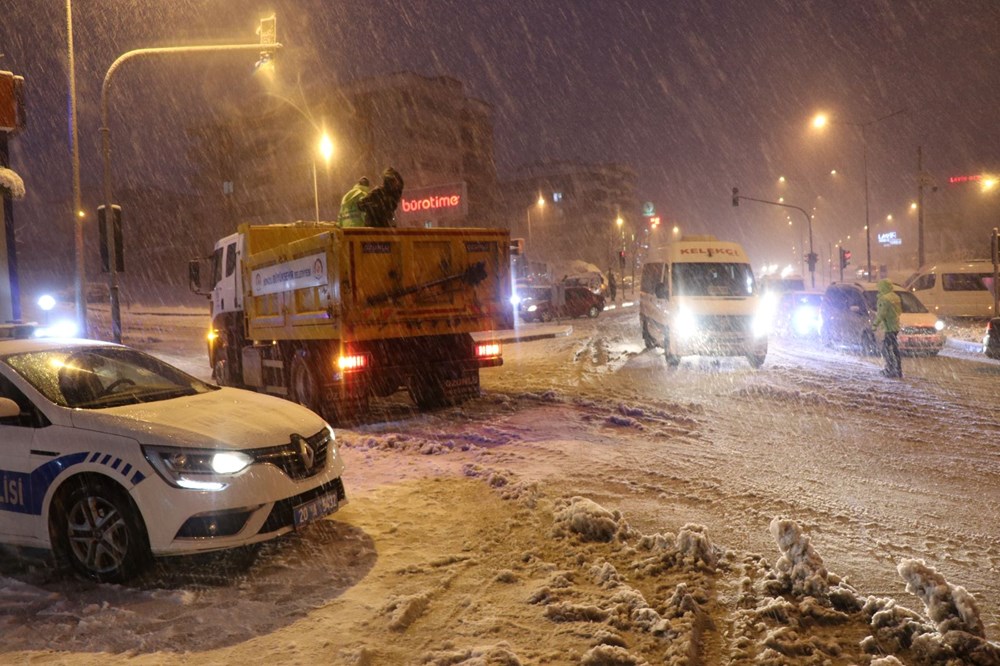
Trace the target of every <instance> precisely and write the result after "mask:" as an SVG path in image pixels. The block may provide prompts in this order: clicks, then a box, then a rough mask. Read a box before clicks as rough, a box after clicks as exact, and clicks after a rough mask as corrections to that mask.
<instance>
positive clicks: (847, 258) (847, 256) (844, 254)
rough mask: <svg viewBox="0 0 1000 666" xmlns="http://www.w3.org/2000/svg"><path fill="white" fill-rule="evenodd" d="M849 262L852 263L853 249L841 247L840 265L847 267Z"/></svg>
mask: <svg viewBox="0 0 1000 666" xmlns="http://www.w3.org/2000/svg"><path fill="white" fill-rule="evenodd" d="M849 263H851V251H850V250H845V249H844V248H840V267H841V268H847V264H849Z"/></svg>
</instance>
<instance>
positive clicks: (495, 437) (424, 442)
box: [337, 428, 518, 456]
mask: <svg viewBox="0 0 1000 666" xmlns="http://www.w3.org/2000/svg"><path fill="white" fill-rule="evenodd" d="M517 438H518V437H517V435H515V434H512V433H508V432H502V431H500V430H497V429H495V428H493V429H490V428H485V429H480V430H476V431H470V432H460V433H441V434H438V435H436V436H432V437H420V436H416V435H408V434H403V433H389V434H382V435H361V434H356V433H349V432H347V431H340V432H339V433H338V436H337V442H338V444H340V445H341V446H344V447H347V448H352V449H357V450H359V451H383V452H391V451H398V452H401V453H419V454H421V455H425V456H431V455H443V454H448V453H453V452H456V451H476V450H478V449H486V448H491V447H495V446H502V445H504V444H510V443H511V442H512V441H514V440H516V439H517Z"/></svg>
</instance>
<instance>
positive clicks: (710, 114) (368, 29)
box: [0, 0, 1000, 261]
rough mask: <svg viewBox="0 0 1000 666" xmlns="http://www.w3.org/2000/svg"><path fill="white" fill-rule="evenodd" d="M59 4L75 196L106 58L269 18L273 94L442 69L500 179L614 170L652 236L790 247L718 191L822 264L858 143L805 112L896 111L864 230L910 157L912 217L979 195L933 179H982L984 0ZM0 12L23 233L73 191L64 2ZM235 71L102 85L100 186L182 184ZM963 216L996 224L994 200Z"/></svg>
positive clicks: (95, 144)
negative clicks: (629, 173)
mask: <svg viewBox="0 0 1000 666" xmlns="http://www.w3.org/2000/svg"><path fill="white" fill-rule="evenodd" d="M73 4H74V7H73V10H74V38H75V42H76V68H77V95H78V105H79V111H78V112H79V131H80V150H81V157H82V159H83V164H84V168H83V188H84V202H85V205H88V204H89V205H92V204H93V203H95V202H96V201H97V199H98V198H99V196H100V161H99V157H100V155H99V133H98V125H99V122H98V104H99V94H100V85H101V81H102V79H103V77H104V73H105V72H106V70H107V68H108V66H109V65H110V63H111V62H112V61H113V60H114V59H115V57H117V56H118V55H120V54H121V53H124V52H125V51H128V50H130V49H135V48H141V47H148V46H167V45H182V44H192V43H227V42H229V43H231V42H235V41H256V35H255V29H256V27H257V23H258V20H259V19H260V18H261V17H263V16H265V15H268V14H269V13H271V12H272V11H273V12H275V13H276V14H277V21H278V23H277V25H278V39H279V41H281V42H282V43H283V44H284V45H285V49H284V51H283V52H282V53H281V54H280V56H279V61H278V74H279V77H280V79H281V80H282V82H283V84H284V85H286V86H288V88H287V89H288V90H293V91H297V90H300V89H301V90H302V91H305V92H304V94H305V95H306V96H308V94H309V92H308V91H310V90H313V89H320V88H322V87H323V86H326V85H331V84H337V83H343V82H348V81H351V80H355V79H357V78H362V77H367V76H372V75H378V74H383V73H388V72H393V71H398V70H410V71H414V72H416V73H418V74H422V75H426V76H436V75H447V76H452V77H454V78H456V79H459V80H460V81H462V82H463V83H464V84H465V85H466V89H467V91H468V93H469V94H470V95H471V96H474V97H478V98H480V99H482V100H484V101H486V102H488V103H489V104H491V105H492V106H493V107H494V111H495V121H496V124H495V141H496V158H497V166H498V169H499V171H500V174H501V176H503V175H505V174H510V173H511V172H512V170H513V169H514V168H515V167H516V166H517V165H519V164H523V163H529V162H534V161H539V160H562V159H568V160H582V161H588V162H607V161H612V162H620V163H624V164H628V165H630V166H632V167H633V168H635V169H636V171H637V173H638V175H639V198H640V201H651V202H653V203H655V205H656V208H657V211H658V212H659V213H660V214H661V215H663V216H664V217H665V219H666V222H667V224H668V225H671V224H678V225H680V226H681V227H682V228H684V229H685V230H690V231H697V232H712V233H715V234H716V235H720V236H729V237H734V238H736V239H737V240H742V241H745V242H747V243H748V245H749V248H748V249H749V250H750V252H751V255H752V256H753V257H754V258H755V259H756V260H757V261H762V260H764V259H768V260H777V259H778V258H781V257H784V258H785V259H784V260H787V258H788V257H790V256H792V255H791V244H793V243H797V242H798V240H799V235H798V229H799V227H791V228H790V227H788V224H787V221H786V214H787V213H786V211H784V210H782V209H778V208H774V207H768V206H763V205H754V204H751V203H744V204H742V205H741V206H740V207H739V208H735V209H734V208H733V207H732V205H731V199H730V190H731V188H732V187H733V186H739V187H740V190H741V193H742V194H745V195H748V196H753V197H759V198H762V199H776V198H777V197H778V196H785V197H786V202H788V203H794V204H796V205H799V206H802V207H804V208H812V207H813V206H815V207H816V208H817V211H816V218H815V221H814V226H815V229H816V238H817V243H818V244H821V246H822V251H823V252H824V253H825V252H826V251H827V245H828V244H829V243H836V242H837V241H838V240H840V239H841V238H843V237H844V236H845V235H846V234H863V231H862V225H863V224H864V198H863V193H864V189H863V168H862V165H863V160H862V140H861V133H860V131H859V130H858V129H857V128H855V127H851V126H849V125H834V126H832V127H830V128H829V129H827V130H826V132H825V134H822V135H817V134H816V133H815V132H812V131H811V130H810V129H809V127H808V121H809V119H810V118H811V117H812V115H813V114H814V113H815V112H816V111H817V110H820V109H823V110H826V111H827V112H829V113H831V114H832V115H833V117H834V118H837V119H840V120H843V121H847V122H854V123H863V122H867V121H870V120H874V119H875V118H878V117H880V116H884V115H886V114H888V113H891V112H893V111H896V110H898V109H906V110H907V112H906V113H905V114H903V115H900V116H897V117H894V118H892V119H889V120H886V121H884V122H881V123H879V124H877V125H874V126H872V127H870V128H869V130H868V164H869V175H870V202H871V219H872V221H873V223H875V222H876V221H881V220H884V219H885V216H886V215H887V214H890V213H891V214H893V215H894V217H895V218H896V220H898V221H899V220H905V218H906V217H907V206H908V205H909V203H910V202H911V201H913V200H915V198H916V184H915V181H916V178H915V171H916V149H917V146H918V145H920V146H922V147H923V151H924V156H925V169H926V171H928V172H929V173H930V174H931V175H932V176H933V177H934V178H935V180H936V181H937V182H938V184H939V185H941V186H942V188H941V191H940V192H939V193H938V194H936V195H935V196H934V198H932V199H929V200H928V204H927V208H928V210H931V209H932V207H933V206H937V207H938V208H939V209H940V208H942V207H947V206H951V205H956V204H955V202H956V201H958V200H960V199H968V197H970V196H979V197H980V198H983V195H981V194H972V193H971V192H970V190H969V188H968V186H966V189H965V190H964V191H959V190H957V189H955V187H954V186H947V179H948V177H949V176H953V175H959V174H971V173H982V172H983V171H991V172H997V171H1000V129H998V126H997V121H998V117H1000V2H996V0H941V1H924V0H877V1H873V0H864V1H857V2H846V3H845V2H843V0H829V1H828V0H798V1H795V2H791V1H783V0H779V1H766V0H760V1H753V2H750V1H747V2H740V1H720V0H715V1H711V0H674V1H665V0H664V1H660V0H619V1H611V0H600V1H599V0H575V1H574V0H544V1H536V0H505V1H504V2H487V1H485V0H484V1H480V0H415V1H412V2H380V1H378V0H369V1H366V2H354V1H346V2H345V1H339V0H338V1H331V0H300V1H276V2H270V3H263V2H255V1H241V2H234V1H232V0H171V1H166V0H159V1H153V0H143V1H140V0H75V2H74V3H73ZM0 15H2V17H3V18H2V21H0V52H2V53H3V56H2V57H0V69H4V70H10V71H13V72H14V73H16V74H21V75H24V76H25V78H26V79H27V87H28V103H29V110H28V113H29V129H28V130H27V131H26V132H24V133H23V134H21V135H19V136H17V137H15V138H14V139H13V140H12V142H11V147H12V155H11V166H12V168H14V169H15V170H16V171H17V172H18V173H20V174H21V175H22V177H23V178H24V180H25V183H26V186H27V188H28V190H29V193H30V194H29V197H28V198H27V199H26V200H24V201H22V202H18V203H17V208H16V213H15V216H16V219H17V220H18V223H19V224H32V225H44V224H46V220H49V219H52V218H53V217H59V216H68V215H69V214H70V211H69V209H68V207H67V206H68V205H69V204H68V202H69V201H70V197H71V194H72V189H71V182H70V173H71V172H70V159H69V148H68V141H67V137H68V130H67V94H68V86H67V79H66V72H67V65H66V60H67V54H66V25H65V3H64V2H61V1H56V0H3V2H2V3H0ZM254 60H255V57H253V56H252V55H250V54H247V55H240V56H233V55H230V56H201V57H197V58H191V57H186V58H174V59H170V60H162V59H161V60H155V61H154V60H146V61H134V62H131V63H128V64H126V65H125V66H124V67H123V68H122V70H121V71H120V72H119V73H118V74H116V77H115V81H114V85H113V91H112V104H111V105H112V122H111V128H112V136H113V140H114V146H115V160H116V162H115V164H116V166H115V174H116V177H115V179H116V182H122V181H128V182H135V183H145V184H159V185H163V186H167V187H172V188H175V189H181V190H182V189H184V188H185V186H186V184H185V180H184V179H185V177H189V173H188V171H187V170H186V169H185V168H184V166H185V161H186V150H187V147H186V145H185V143H184V139H183V136H184V129H185V127H186V126H187V125H188V124H190V123H192V122H194V121H196V120H199V119H204V118H213V117H214V118H224V117H226V115H227V113H229V112H230V111H231V110H232V109H234V108H253V105H254V104H255V103H256V102H257V101H259V100H260V99H261V98H262V96H263V95H264V92H263V91H262V89H261V86H260V83H259V81H256V80H255V79H254V77H253V76H252V75H251V67H252V65H253V61H254ZM831 169H836V170H837V176H836V177H833V176H831V175H830V171H831ZM779 176H785V178H786V179H787V182H786V183H785V184H784V185H779V183H778V177H779ZM982 205H983V206H985V208H984V209H983V210H985V211H989V210H990V208H989V207H990V206H992V207H993V209H995V211H996V213H995V215H993V217H994V218H996V220H997V223H1000V194H994V195H993V196H992V201H990V200H985V201H984V202H983V204H982ZM983 214H984V215H986V214H987V213H983ZM899 223H900V224H902V222H899ZM795 224H799V219H798V218H796V219H795ZM880 224H883V225H884V224H885V223H880ZM903 233H907V232H906V231H905V230H904V231H903ZM910 233H911V238H912V232H910ZM855 238H856V236H855ZM67 242H71V239H68V240H67ZM859 249H860V248H859ZM28 251H31V250H30V248H29V249H28ZM771 255H777V256H776V257H772V256H771Z"/></svg>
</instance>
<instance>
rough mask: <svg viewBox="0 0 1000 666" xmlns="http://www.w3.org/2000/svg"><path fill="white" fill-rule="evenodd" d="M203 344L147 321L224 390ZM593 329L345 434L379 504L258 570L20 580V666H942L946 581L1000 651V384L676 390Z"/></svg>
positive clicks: (695, 366)
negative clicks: (473, 393) (441, 404)
mask: <svg viewBox="0 0 1000 666" xmlns="http://www.w3.org/2000/svg"><path fill="white" fill-rule="evenodd" d="M203 323H204V322H203V320H199V318H198V317H197V316H196V315H191V316H190V320H188V319H187V318H179V317H173V318H171V319H170V320H169V323H164V322H163V321H160V320H159V319H157V318H156V317H151V316H143V317H137V318H136V319H135V320H134V321H133V322H131V326H130V322H129V320H128V318H126V331H127V333H126V342H129V343H131V344H133V345H135V346H139V347H142V348H145V349H148V350H151V351H153V352H155V353H157V354H159V355H161V356H163V357H165V358H167V359H168V360H170V361H172V362H174V363H177V364H179V365H181V366H182V367H185V369H188V370H189V371H192V372H194V373H195V374H198V375H200V376H202V377H205V376H206V373H207V365H206V364H205V362H204V360H203V355H204V347H203V338H202V337H201V332H202V331H203V330H204V329H203ZM570 323H571V324H572V333H571V334H570V335H568V336H559V337H553V338H547V339H541V340H535V341H531V342H523V343H519V344H514V345H508V346H507V347H506V348H505V350H504V356H505V364H504V366H503V367H501V368H498V369H491V370H487V371H484V373H483V388H484V395H483V397H482V398H480V399H478V400H475V401H473V402H471V403H469V404H466V405H463V406H462V407H459V408H452V409H448V410H443V411H439V412H435V413H431V414H418V413H415V412H414V411H413V410H412V408H410V406H409V405H408V404H406V403H405V402H403V401H400V400H388V401H384V402H380V403H379V404H378V405H377V409H376V410H375V413H374V415H373V417H372V418H371V419H370V420H369V422H367V423H365V424H363V425H360V426H357V427H354V428H351V429H339V431H338V437H339V438H340V441H341V444H342V446H343V454H344V457H345V460H346V462H347V464H348V471H347V473H346V476H345V484H346V486H347V490H348V495H349V497H350V498H351V503H350V504H349V505H347V506H346V507H345V508H344V509H342V510H341V511H340V512H338V513H337V514H335V515H334V516H333V517H332V519H331V520H329V521H327V522H325V523H323V524H321V525H319V526H317V528H316V529H310V530H306V531H304V532H303V533H302V534H300V535H296V536H295V537H294V538H293V539H289V540H285V541H283V542H280V543H278V544H274V545H271V546H269V547H268V548H266V549H265V550H264V552H262V553H261V555H260V556H259V557H258V559H257V562H256V563H255V564H254V565H253V566H251V567H250V568H248V569H240V568H236V569H224V570H221V571H219V570H218V567H219V566H221V565H220V564H218V563H215V562H209V563H204V564H202V563H197V562H194V563H193V562H184V563H168V564H167V565H166V566H165V567H162V568H161V571H159V572H158V573H157V574H156V576H154V577H152V578H151V579H150V580H148V581H145V582H143V584H141V585H138V586H136V587H135V588H115V587H112V586H92V585H84V584H79V583H72V582H67V581H63V580H59V579H54V578H52V577H51V576H50V575H49V574H48V573H47V572H46V571H45V570H33V569H29V570H24V569H23V568H16V567H15V568H14V569H13V570H11V571H8V572H5V573H4V574H3V575H4V576H5V577H4V578H2V579H0V584H2V587H0V601H2V602H3V604H2V606H3V607H5V608H7V609H9V610H8V611H7V612H6V613H4V614H0V630H2V631H3V634H4V636H5V640H4V642H3V648H2V652H0V661H8V660H11V661H21V660H24V659H27V658H29V657H31V658H35V659H38V660H39V661H51V662H54V663H58V662H61V661H73V662H74V663H98V662H100V663H102V664H105V663H108V662H116V661H119V660H120V661H126V660H127V661H129V662H132V663H135V662H139V663H164V662H172V663H179V662H180V661H185V660H188V659H190V658H191V656H192V655H191V654H190V653H195V654H196V656H197V659H198V661H199V662H200V663H233V662H236V661H246V660H248V659H250V660H253V659H258V658H260V656H261V655H267V659H268V661H271V662H274V663H313V662H317V661H325V662H328V663H345V664H398V663H435V664H456V663H469V664H471V663H491V664H492V663H497V664H500V663H526V664H527V663H556V664H562V663H567V664H576V663H587V664H619V663H621V664H626V663H636V664H638V663H644V662H648V663H671V664H674V663H676V664H723V663H726V664H728V663H732V664H742V663H746V664H750V663H765V664H771V663H773V664H819V663H831V664H853V663H858V664H868V663H875V662H877V661H878V659H877V657H878V656H880V655H891V654H895V655H897V656H898V657H899V659H900V662H891V661H884V660H883V662H881V663H906V664H922V663H928V664H930V663H942V662H940V661H939V660H940V659H941V658H942V656H941V655H942V654H946V653H945V652H942V651H941V650H942V649H943V648H940V643H941V642H942V640H938V639H940V637H941V635H943V633H944V628H942V627H943V625H942V622H941V618H940V617H935V621H934V622H932V621H930V620H929V619H928V618H927V617H925V616H923V615H922V614H923V613H926V612H928V610H927V608H929V606H925V604H926V603H927V602H926V601H925V600H924V599H922V598H921V597H920V596H918V595H917V594H911V593H909V592H908V591H907V590H906V589H905V585H906V583H907V581H908V580H911V579H914V580H917V581H918V584H917V585H916V586H915V587H914V590H919V589H922V588H921V584H925V585H926V584H927V583H928V581H930V580H932V579H933V576H932V575H931V574H930V573H928V571H926V570H925V569H922V568H920V567H919V566H916V565H907V566H906V567H902V568H901V570H900V571H899V572H897V566H899V565H900V564H901V563H904V562H911V561H918V560H924V561H925V562H926V564H927V565H929V566H930V567H933V569H934V570H936V572H937V574H939V575H940V576H943V577H944V578H946V579H947V580H948V581H950V582H951V583H952V584H954V585H961V586H964V587H965V588H966V589H968V590H969V591H970V592H971V593H972V594H973V595H974V596H975V598H976V601H977V602H978V608H977V613H978V614H979V615H980V616H981V620H982V624H983V625H984V626H983V628H982V630H983V633H984V634H985V637H986V638H995V637H996V636H997V635H998V633H1000V615H998V609H1000V582H998V580H1000V578H998V576H997V570H998V567H1000V529H998V528H997V527H996V522H997V521H996V518H997V516H998V515H1000V511H998V508H1000V493H998V491H997V480H998V477H1000V448H998V446H997V440H998V437H997V435H998V433H1000V419H998V418H997V416H996V410H995V408H994V407H993V405H992V404H990V403H991V402H992V401H993V400H995V395H996V383H997V381H998V380H1000V364H997V363H993V362H988V361H982V360H980V359H976V358H974V357H970V356H969V355H968V354H962V353H955V354H952V353H950V352H949V354H948V355H942V356H940V357H932V358H922V359H909V358H907V359H904V373H905V375H906V376H905V378H904V379H903V380H901V381H899V380H890V379H886V378H884V377H882V376H881V375H880V374H879V363H878V359H875V358H862V357H858V356H854V355H851V354H848V353H842V352H834V351H830V350H827V349H824V348H822V347H819V346H816V345H809V344H802V343H792V342H786V341H774V342H772V345H771V349H770V353H769V355H768V359H767V362H766V364H765V365H764V367H763V368H762V369H760V370H756V371H755V370H752V369H751V368H750V367H749V365H748V364H747V363H746V362H745V361H743V360H742V359H723V360H721V361H718V362H716V361H712V360H704V359H697V360H690V359H685V361H684V362H682V363H681V365H680V366H679V367H677V368H669V367H668V366H667V365H666V364H665V363H664V360H663V357H662V353H661V352H660V351H659V350H645V349H643V347H642V343H641V339H640V336H639V330H638V324H637V321H636V316H635V313H634V311H630V310H628V309H625V310H619V311H617V312H607V313H605V314H604V315H603V316H601V317H599V318H598V319H596V320H573V321H572V322H570ZM188 324H189V325H188ZM574 497H577V498H581V499H573V498H574ZM582 498H586V500H583V499H582ZM779 517H780V518H783V519H787V521H788V522H787V523H783V522H780V521H776V520H775V519H776V518H779ZM789 525H792V526H793V527H789ZM796 529H801V530H803V532H804V534H805V535H807V536H802V535H798V536H795V535H797V534H798V533H797V532H796ZM789 534H791V535H793V536H792V537H790V541H783V539H785V538H786V537H787V535H789ZM810 541H811V544H810ZM782 543H784V544H785V545H784V546H782V545H781V544H782ZM789 544H791V545H789ZM812 549H815V551H813V550H812ZM810 554H811V555H810ZM817 558H821V559H820V560H819V565H817V564H816V561H817ZM782 561H791V562H792V563H793V564H795V565H796V566H795V567H793V569H790V570H787V571H786V570H784V569H782V564H781V562H782ZM788 571H798V572H799V573H801V572H802V571H805V572H806V574H807V575H806V579H808V580H809V581H811V582H810V583H809V585H810V586H811V587H809V589H810V590H811V593H810V594H808V595H806V594H804V593H803V592H802V590H800V589H798V588H797V585H798V583H796V582H795V580H797V579H796V578H795V576H794V575H791V574H789V573H788ZM904 571H905V572H906V574H907V575H908V576H910V577H911V578H907V579H904V578H903V573H904ZM783 572H784V573H783ZM914 572H917V573H914ZM790 575H791V577H790V578H789V576H790ZM914 576H915V577H916V578H913V577H914ZM841 579H843V580H841ZM817 581H818V582H817ZM931 588H934V586H933V585H930V586H929V587H928V589H931ZM936 589H940V590H945V592H947V593H949V594H950V593H951V591H952V588H951V587H950V586H948V584H947V583H941V582H940V581H939V584H938V585H937V588H936ZM949 598H950V597H949ZM957 598H959V599H961V595H960V594H959V595H957ZM934 603H939V602H934ZM934 603H931V606H934ZM817 604H818V606H819V607H820V608H819V610H817ZM894 604H898V605H894ZM948 607H949V608H951V609H952V610H951V611H949V612H950V613H951V614H952V615H954V614H955V612H956V611H955V608H956V607H957V608H959V609H961V608H963V606H962V604H961V603H959V604H957V605H956V604H952V605H951V606H948ZM906 608H908V609H911V610H910V611H907V610H905V609H906ZM934 608H935V609H936V612H937V611H940V605H938V606H934ZM911 611H912V612H913V617H910V615H908V613H911ZM918 614H921V615H918ZM959 615H961V613H960V612H959ZM942 617H951V615H948V613H945V614H944V615H943V616H942ZM963 617H964V618H965V619H968V616H967V614H966V615H964V616H963ZM887 618H888V619H887ZM963 621H964V620H963ZM935 622H937V623H938V624H937V625H935ZM908 623H909V624H908ZM914 623H915V624H914ZM944 624H947V622H945V623H944ZM971 624H973V625H974V624H975V623H974V622H972V623H971ZM947 626H948V627H953V626H954V622H952V624H948V625H947ZM963 626H964V625H963ZM886 627H888V629H887V628H886ZM913 627H923V629H919V628H918V629H916V630H915V629H914V628H913ZM968 628H969V627H966V629H968ZM935 630H937V631H938V632H940V633H935ZM920 634H923V635H924V637H925V638H927V641H926V642H927V645H923V644H922V643H920V644H918V645H911V644H910V641H909V639H908V638H907V639H901V638H900V636H904V635H905V636H913V635H920ZM974 634H975V632H974V631H973V634H972V635H974ZM935 637H936V638H935ZM866 639H867V642H866V643H865V641H866ZM935 641H937V642H935ZM973 643H974V644H975V645H978V646H979V647H980V648H982V647H983V645H985V646H987V648H986V649H987V650H989V649H992V648H991V647H990V644H988V643H984V642H982V641H981V640H980V642H979V643H976V642H975V641H973ZM949 649H952V651H953V652H952V653H951V656H952V657H953V656H954V654H955V653H954V650H955V649H956V648H949ZM101 652H110V653H114V654H113V655H111V656H109V655H104V654H100V653H101ZM961 654H963V655H965V654H967V653H961ZM986 654H987V656H986V657H984V658H983V659H985V660H984V661H980V662H973V661H967V662H963V661H961V660H960V661H958V662H956V663H997V662H994V661H989V659H992V658H994V657H995V656H996V655H995V654H994V653H992V652H988V651H987V653H986ZM962 658H964V659H971V657H967V656H966V657H962ZM477 659H478V661H476V660H477Z"/></svg>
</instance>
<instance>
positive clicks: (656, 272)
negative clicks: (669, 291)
mask: <svg viewBox="0 0 1000 666" xmlns="http://www.w3.org/2000/svg"><path fill="white" fill-rule="evenodd" d="M662 277H663V264H658V263H653V264H644V265H643V267H642V282H641V283H640V285H639V290H640V291H642V292H644V293H646V294H652V293H655V292H656V285H657V284H659V283H660V280H661V279H662Z"/></svg>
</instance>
